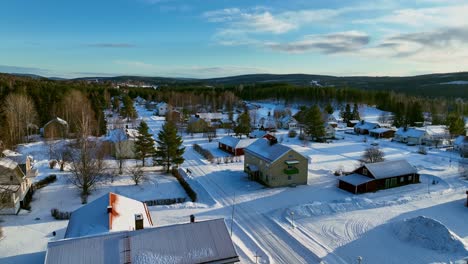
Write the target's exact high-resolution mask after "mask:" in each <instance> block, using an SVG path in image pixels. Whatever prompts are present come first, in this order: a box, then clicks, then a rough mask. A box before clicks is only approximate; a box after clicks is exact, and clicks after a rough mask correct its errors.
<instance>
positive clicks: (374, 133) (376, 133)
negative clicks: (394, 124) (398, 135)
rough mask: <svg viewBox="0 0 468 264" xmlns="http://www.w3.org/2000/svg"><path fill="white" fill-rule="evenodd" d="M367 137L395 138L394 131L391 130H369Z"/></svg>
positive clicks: (381, 128)
mask: <svg viewBox="0 0 468 264" xmlns="http://www.w3.org/2000/svg"><path fill="white" fill-rule="evenodd" d="M369 136H371V137H375V138H393V137H394V136H395V130H393V129H391V128H384V127H380V128H376V129H372V130H369Z"/></svg>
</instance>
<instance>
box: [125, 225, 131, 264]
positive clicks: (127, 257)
mask: <svg viewBox="0 0 468 264" xmlns="http://www.w3.org/2000/svg"><path fill="white" fill-rule="evenodd" d="M123 255H124V264H131V263H132V252H131V246H130V236H129V235H128V233H127V235H126V236H125V238H124V251H123Z"/></svg>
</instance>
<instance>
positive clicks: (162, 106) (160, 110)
mask: <svg viewBox="0 0 468 264" xmlns="http://www.w3.org/2000/svg"><path fill="white" fill-rule="evenodd" d="M169 110H170V106H169V104H167V103H165V102H160V103H158V104H157V105H156V112H157V114H158V116H166V114H167V112H168V111H169Z"/></svg>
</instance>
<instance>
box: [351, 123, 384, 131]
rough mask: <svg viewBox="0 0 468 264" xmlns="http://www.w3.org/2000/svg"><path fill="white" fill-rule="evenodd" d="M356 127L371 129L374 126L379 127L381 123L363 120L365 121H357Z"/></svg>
mask: <svg viewBox="0 0 468 264" xmlns="http://www.w3.org/2000/svg"><path fill="white" fill-rule="evenodd" d="M354 127H355V128H360V129H366V130H371V129H374V128H378V127H379V124H377V123H371V122H366V121H363V122H359V123H357V124H356V126H354Z"/></svg>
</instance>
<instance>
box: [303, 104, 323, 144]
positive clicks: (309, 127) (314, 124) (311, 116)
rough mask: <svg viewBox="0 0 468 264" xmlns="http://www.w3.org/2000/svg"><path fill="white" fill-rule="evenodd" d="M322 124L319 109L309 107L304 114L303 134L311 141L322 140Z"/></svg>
mask: <svg viewBox="0 0 468 264" xmlns="http://www.w3.org/2000/svg"><path fill="white" fill-rule="evenodd" d="M324 124H325V123H324V121H323V117H322V113H321V112H320V108H319V107H318V106H317V105H315V106H313V107H311V108H310V109H309V110H308V111H307V113H306V121H305V133H306V134H307V135H309V136H310V137H312V139H315V140H320V139H323V137H324V136H325V125H324Z"/></svg>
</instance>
